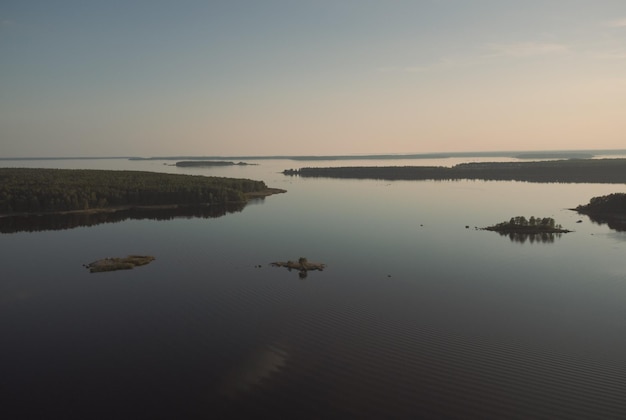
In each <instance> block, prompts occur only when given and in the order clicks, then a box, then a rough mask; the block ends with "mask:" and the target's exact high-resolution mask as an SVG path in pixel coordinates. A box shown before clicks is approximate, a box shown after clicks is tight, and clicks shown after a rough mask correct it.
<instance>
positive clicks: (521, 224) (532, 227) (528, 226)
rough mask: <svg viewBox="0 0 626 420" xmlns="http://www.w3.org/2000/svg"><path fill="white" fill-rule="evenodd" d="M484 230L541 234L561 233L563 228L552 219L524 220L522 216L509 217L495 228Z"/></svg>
mask: <svg viewBox="0 0 626 420" xmlns="http://www.w3.org/2000/svg"><path fill="white" fill-rule="evenodd" d="M485 230H494V231H515V230H521V231H527V232H541V231H563V232H565V230H564V229H563V227H562V226H561V225H560V224H557V223H556V221H555V220H554V219H553V218H552V217H535V216H530V218H528V219H526V217H524V216H515V217H511V219H510V220H509V221H508V222H502V223H498V224H497V225H495V226H490V227H487V228H485Z"/></svg>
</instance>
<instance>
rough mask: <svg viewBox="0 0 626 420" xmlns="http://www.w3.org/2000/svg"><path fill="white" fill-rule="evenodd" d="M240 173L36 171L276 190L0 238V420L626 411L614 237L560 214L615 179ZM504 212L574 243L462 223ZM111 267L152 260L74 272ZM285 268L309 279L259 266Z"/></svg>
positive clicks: (274, 168) (621, 298)
mask: <svg viewBox="0 0 626 420" xmlns="http://www.w3.org/2000/svg"><path fill="white" fill-rule="evenodd" d="M260 163H261V164H260V165H259V166H247V167H235V168H206V169H191V168H188V169H182V168H174V167H170V166H164V165H162V162H129V161H108V162H107V161H97V162H91V161H71V162H69V161H68V162H56V165H57V166H62V167H90V165H91V166H95V165H99V166H101V167H107V168H111V169H146V170H163V171H169V172H176V173H194V174H207V175H219V176H238V177H247V178H253V179H263V180H265V181H266V182H267V183H268V185H270V186H272V187H277V188H284V189H287V190H288V193H287V194H281V195H276V196H272V197H268V198H266V199H265V200H264V201H259V202H254V203H251V204H250V205H248V206H246V207H245V208H244V209H243V210H241V211H236V212H234V213H231V212H224V213H225V214H224V215H223V216H221V217H218V218H215V217H208V216H207V217H190V215H182V216H181V217H176V218H173V219H169V220H151V219H149V218H148V219H146V218H142V217H140V218H135V219H128V220H123V221H117V220H116V221H115V223H104V224H95V225H93V226H89V227H87V226H82V227H81V226H78V227H74V228H72V229H66V230H54V231H45V230H44V231H39V232H19V233H5V234H0V251H1V253H0V266H1V271H0V273H1V280H0V333H1V337H2V343H1V349H2V350H1V356H2V357H1V358H0V395H2V405H1V406H0V410H1V411H2V414H3V415H2V417H3V418H10V419H22V418H68V419H69V418H81V419H82V418H103V419H109V418H134V419H135V418H146V419H148V418H150V419H151V418H229V417H230V418H237V417H238V418H252V417H255V418H256V417H261V416H264V415H271V416H274V417H279V418H281V417H282V418H429V417H430V418H441V417H448V418H599V419H600V418H601V419H605V418H624V417H626V399H625V398H624V395H626V361H625V359H624V353H625V350H626V305H624V302H626V262H625V261H626V259H624V251H625V249H626V234H625V233H624V232H619V231H616V230H612V229H611V228H610V227H609V226H608V225H606V224H597V223H594V222H592V221H591V220H589V219H588V218H587V217H586V216H579V215H577V214H575V213H573V212H571V211H569V210H566V209H567V208H572V207H575V206H576V205H578V204H583V203H586V202H587V201H588V200H589V198H591V197H592V196H595V195H603V194H608V193H611V192H625V191H626V186H615V185H587V184H578V185H559V184H527V183H515V182H383V181H350V180H324V179H319V180H303V179H297V178H288V177H283V176H282V175H280V174H279V173H278V172H279V171H280V170H282V169H286V168H288V167H294V166H295V164H294V162H284V161H263V162H260ZM20 164H21V165H24V162H21V163H20ZM39 164H40V162H32V164H31V165H29V166H38V165H39ZM333 164H337V165H341V164H342V162H334V163H333ZM354 164H359V163H358V162H355V163H354ZM369 164H372V163H371V162H370V163H369ZM394 164H395V163H394ZM46 165H54V164H53V163H50V162H46ZM107 165H108V166H107ZM516 215H525V216H527V217H528V216H530V215H535V216H549V217H554V218H555V219H556V221H557V223H561V224H562V225H563V226H564V227H565V228H568V229H572V230H575V232H572V233H568V234H564V235H562V236H560V237H556V238H552V239H553V240H548V241H542V240H530V239H528V240H526V241H519V240H515V239H513V240H512V239H510V238H509V237H506V236H500V235H498V234H497V233H495V232H487V231H481V230H475V229H474V227H475V226H476V227H482V226H487V225H491V224H494V223H497V222H501V221H504V220H508V219H509V218H510V217H512V216H516ZM578 220H582V223H576V222H577V221H578ZM466 226H469V229H468V228H466ZM128 254H148V255H154V256H155V257H156V260H155V261H154V262H153V263H151V264H150V265H148V266H144V267H139V268H135V269H134V270H129V271H117V272H111V273H98V274H90V273H89V272H88V271H87V270H86V269H85V268H84V267H83V266H82V264H84V263H88V262H91V261H93V260H96V259H99V258H103V257H109V256H125V255H128ZM300 256H305V257H307V258H308V259H309V260H310V261H315V262H323V263H326V264H327V269H326V270H325V271H323V272H311V273H309V275H308V277H307V278H306V279H304V280H303V279H300V278H299V276H298V272H296V271H291V272H289V271H288V270H286V269H284V268H273V267H270V266H269V263H270V262H272V261H278V260H288V259H297V258H298V257H300ZM258 265H261V268H258V267H257V266H258Z"/></svg>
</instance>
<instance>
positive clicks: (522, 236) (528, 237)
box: [498, 232, 562, 244]
mask: <svg viewBox="0 0 626 420" xmlns="http://www.w3.org/2000/svg"><path fill="white" fill-rule="evenodd" d="M498 233H499V234H500V235H501V236H508V237H509V239H510V240H511V242H518V243H521V244H523V243H526V242H530V243H531V244H532V243H539V242H541V243H544V244H548V243H554V241H555V240H556V239H560V238H561V235H562V233H548V232H542V233H519V232H498Z"/></svg>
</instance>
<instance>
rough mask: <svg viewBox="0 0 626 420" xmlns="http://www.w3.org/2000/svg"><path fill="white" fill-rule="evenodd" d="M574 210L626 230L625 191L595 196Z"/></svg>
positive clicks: (619, 229) (594, 220)
mask: <svg viewBox="0 0 626 420" xmlns="http://www.w3.org/2000/svg"><path fill="white" fill-rule="evenodd" d="M572 210H575V211H577V212H578V213H581V214H585V215H587V216H589V218H590V219H591V220H592V221H593V222H595V223H598V224H603V223H606V224H608V226H609V227H610V228H611V229H615V230H618V231H626V194H624V193H614V194H609V195H603V196H599V197H593V198H592V199H591V200H589V203H588V204H581V205H580V206H578V207H576V208H575V209H572Z"/></svg>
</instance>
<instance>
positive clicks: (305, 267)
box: [270, 257, 326, 278]
mask: <svg viewBox="0 0 626 420" xmlns="http://www.w3.org/2000/svg"><path fill="white" fill-rule="evenodd" d="M270 265H271V266H272V267H285V268H287V269H289V270H290V271H291V270H298V271H299V275H300V278H305V277H306V276H307V274H308V272H309V271H313V270H318V271H323V270H324V268H326V264H320V263H312V262H309V261H308V260H307V259H306V258H304V257H300V258H299V259H298V261H291V260H290V261H285V262H282V261H277V262H273V263H271V264H270Z"/></svg>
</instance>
